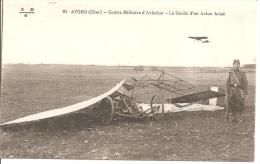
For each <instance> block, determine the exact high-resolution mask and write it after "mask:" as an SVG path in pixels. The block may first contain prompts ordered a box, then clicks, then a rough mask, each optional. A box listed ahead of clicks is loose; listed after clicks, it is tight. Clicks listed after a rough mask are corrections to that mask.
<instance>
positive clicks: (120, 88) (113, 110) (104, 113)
mask: <svg viewBox="0 0 260 164" xmlns="http://www.w3.org/2000/svg"><path fill="white" fill-rule="evenodd" d="M156 71H158V72H160V75H159V77H156V78H152V77H149V76H144V77H142V78H140V79H139V80H137V79H136V78H131V81H130V82H127V81H126V80H122V81H121V82H119V83H117V84H116V85H115V86H114V87H113V88H112V89H110V90H109V91H107V92H105V93H104V94H102V95H99V96H97V97H94V98H92V99H89V100H87V101H83V102H80V103H77V104H74V105H71V106H67V107H63V108H58V109H54V110H50V111H45V112H41V113H37V114H33V115H29V116H26V117H22V118H19V119H16V120H13V121H9V122H6V123H3V124H1V126H7V125H13V124H20V123H27V122H33V121H40V120H44V119H48V118H53V117H58V116H63V115H67V114H71V113H75V112H80V111H82V110H84V111H88V110H91V111H94V113H95V117H97V118H98V119H99V120H100V121H101V122H102V124H104V125H106V124H109V123H110V122H111V121H112V120H113V119H114V118H115V117H129V118H139V119H143V118H150V117H154V116H156V114H158V113H168V112H178V111H184V110H185V111H187V110H189V111H196V110H198V109H199V110H216V109H220V108H221V107H218V106H211V105H203V104H195V103H194V102H197V101H200V100H205V99H210V98H214V97H221V96H225V94H223V93H220V92H215V91H201V90H199V89H197V88H196V87H195V86H193V85H192V84H190V83H188V82H187V81H184V80H182V79H180V78H178V77H175V76H173V75H171V74H169V73H167V72H165V71H162V70H159V69H156ZM149 87H152V88H153V89H156V90H157V91H156V92H155V93H157V94H154V95H152V96H151V101H150V103H138V100H137V97H136V96H135V92H136V91H138V90H140V89H145V88H149ZM145 93H146V92H145ZM158 93H159V94H158Z"/></svg>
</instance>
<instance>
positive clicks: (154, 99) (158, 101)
mask: <svg viewBox="0 0 260 164" xmlns="http://www.w3.org/2000/svg"><path fill="white" fill-rule="evenodd" d="M155 104H157V105H155ZM159 104H161V99H160V97H159V96H158V95H153V97H152V99H151V103H150V107H151V112H152V114H157V113H158V112H159V109H160V105H159Z"/></svg>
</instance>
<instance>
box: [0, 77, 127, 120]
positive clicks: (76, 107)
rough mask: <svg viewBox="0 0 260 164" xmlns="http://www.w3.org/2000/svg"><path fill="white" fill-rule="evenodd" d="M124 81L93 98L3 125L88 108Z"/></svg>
mask: <svg viewBox="0 0 260 164" xmlns="http://www.w3.org/2000/svg"><path fill="white" fill-rule="evenodd" d="M124 81H125V80H122V81H121V82H120V83H118V84H116V85H115V86H114V87H113V88H112V89H110V90H109V91H107V92H105V93H104V94H102V95H99V96H97V97H94V98H92V99H89V100H86V101H83V102H80V103H77V104H74V105H70V106H67V107H63V108H58V109H53V110H49V111H45V112H41V113H37V114H33V115H29V116H26V117H22V118H19V119H16V120H13V121H9V122H6V123H3V124H1V125H10V124H17V123H23V122H31V121H36V120H42V119H46V118H51V117H56V116H61V115H65V114H69V113H73V112H76V111H79V110H82V109H85V108H87V107H89V106H91V105H94V104H95V103H97V102H99V101H101V100H102V99H104V98H105V97H107V96H109V95H111V94H113V93H114V92H115V91H116V90H118V89H119V88H120V87H121V86H122V85H123V84H124Z"/></svg>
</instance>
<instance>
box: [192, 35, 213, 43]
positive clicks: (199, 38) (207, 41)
mask: <svg viewBox="0 0 260 164" xmlns="http://www.w3.org/2000/svg"><path fill="white" fill-rule="evenodd" d="M188 38H190V39H193V40H196V41H200V42H201V43H209V40H208V37H207V36H189V37H188Z"/></svg>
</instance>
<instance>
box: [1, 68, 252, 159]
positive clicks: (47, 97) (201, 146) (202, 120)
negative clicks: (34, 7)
mask: <svg viewBox="0 0 260 164" xmlns="http://www.w3.org/2000/svg"><path fill="white" fill-rule="evenodd" d="M193 70H194V69H193ZM168 71H169V72H170V73H173V74H175V75H176V76H178V77H182V78H184V79H185V80H189V81H190V82H191V83H192V84H194V85H196V86H198V87H200V88H202V89H208V88H209V87H210V86H213V85H214V86H218V87H219V88H220V89H222V90H223V87H224V83H225V76H226V74H225V72H221V71H220V72H219V71H208V72H207V71H205V70H203V72H202V71H201V70H197V72H196V71H193V72H192V71H190V70H189V69H181V70H179V69H178V70H174V69H169V70H168ZM144 74H149V75H152V72H151V71H150V70H145V71H144V72H142V73H135V72H133V70H132V68H128V67H122V68H116V67H97V66H92V67H91V66H55V65H31V66H30V65H7V66H5V67H4V70H3V84H2V95H1V123H3V122H6V121H10V120H12V119H16V118H19V117H22V116H26V115H28V114H33V113H37V112H40V111H46V110H49V109H54V108H58V107H62V106H66V105H70V104H73V103H76V102H79V101H83V100H86V99H89V98H91V97H93V96H96V95H99V94H101V93H103V92H104V91H106V90H108V89H109V88H110V87H111V86H113V83H114V81H120V80H121V79H122V78H126V77H129V76H134V77H137V78H138V77H141V76H142V75H144ZM247 76H248V79H249V97H248V101H247V108H246V111H245V112H244V113H243V118H244V122H243V123H227V122H226V121H225V118H224V116H225V112H224V111H214V112H180V113H174V114H167V115H159V116H157V117H156V118H155V119H153V120H131V119H123V118H121V119H118V120H115V121H114V122H113V123H111V124H110V125H108V126H102V125H100V123H99V122H97V120H94V119H93V118H92V117H91V115H90V114H88V113H86V114H78V113H76V114H73V115H69V116H66V117H60V118H55V119H54V120H46V121H42V122H37V123H33V124H26V125H20V126H14V127H9V128H7V129H1V131H0V135H1V143H0V156H1V158H37V159H38V158H41V159H42V158H58V159H120V160H182V161H184V160H185V161H191V160H192V161H253V160H254V132H255V106H254V102H255V73H248V74H247ZM151 94H152V93H151ZM151 94H150V93H149V94H148V93H147V92H143V93H140V95H139V96H140V98H141V101H142V102H149V100H150V98H151V96H152V95H151ZM220 105H224V102H223V100H222V101H220Z"/></svg>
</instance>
